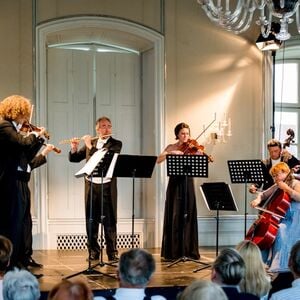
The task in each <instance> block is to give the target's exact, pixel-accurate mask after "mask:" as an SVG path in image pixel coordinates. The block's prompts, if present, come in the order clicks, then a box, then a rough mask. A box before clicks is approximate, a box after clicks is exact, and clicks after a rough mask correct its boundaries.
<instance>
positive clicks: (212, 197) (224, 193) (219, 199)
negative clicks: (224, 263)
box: [200, 182, 238, 257]
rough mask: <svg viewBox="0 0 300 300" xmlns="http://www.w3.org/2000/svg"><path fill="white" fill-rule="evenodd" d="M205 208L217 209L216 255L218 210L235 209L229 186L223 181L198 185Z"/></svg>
mask: <svg viewBox="0 0 300 300" xmlns="http://www.w3.org/2000/svg"><path fill="white" fill-rule="evenodd" d="M200 191H201V193H202V196H203V199H204V201H205V204H206V206H207V208H208V209H209V210H210V211H212V210H215V211H217V215H216V257H217V256H218V255H219V216H220V214H219V213H220V210H222V211H223V210H224V211H237V210H238V209H237V205H236V202H235V199H234V197H233V194H232V191H231V188H230V186H229V185H228V184H226V183H225V182H206V183H203V184H202V186H200Z"/></svg>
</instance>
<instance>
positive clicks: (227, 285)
mask: <svg viewBox="0 0 300 300" xmlns="http://www.w3.org/2000/svg"><path fill="white" fill-rule="evenodd" d="M245 269H246V267H245V262H244V260H243V258H242V257H241V255H240V254H239V253H238V251H237V250H235V249H231V248H226V249H223V250H222V251H221V253H220V254H219V255H218V257H217V258H216V260H215V261H214V263H213V265H212V272H211V280H212V281H213V282H215V283H217V284H219V285H221V287H222V288H223V290H224V292H225V293H226V295H227V297H228V299H229V300H231V299H233V300H237V299H249V300H250V299H253V300H254V299H259V298H258V297H257V296H255V295H253V294H249V293H245V292H241V291H240V288H239V284H240V283H241V280H242V279H244V277H245Z"/></svg>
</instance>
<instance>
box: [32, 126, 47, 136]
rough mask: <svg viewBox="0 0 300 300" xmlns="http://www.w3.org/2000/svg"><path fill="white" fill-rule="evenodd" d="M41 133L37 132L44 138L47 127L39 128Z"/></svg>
mask: <svg viewBox="0 0 300 300" xmlns="http://www.w3.org/2000/svg"><path fill="white" fill-rule="evenodd" d="M38 129H39V131H35V132H36V133H37V135H38V136H44V135H45V132H46V128H45V127H39V128H38Z"/></svg>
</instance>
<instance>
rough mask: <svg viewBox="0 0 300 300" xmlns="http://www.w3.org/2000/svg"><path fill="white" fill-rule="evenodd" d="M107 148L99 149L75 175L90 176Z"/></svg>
mask: <svg viewBox="0 0 300 300" xmlns="http://www.w3.org/2000/svg"><path fill="white" fill-rule="evenodd" d="M106 152H107V149H105V148H103V149H99V150H98V151H96V152H95V153H94V154H93V155H92V157H91V158H90V159H89V160H88V161H87V162H86V164H85V165H84V166H83V167H82V168H81V169H80V170H79V171H78V172H77V173H76V174H75V177H82V176H89V175H91V174H92V172H93V171H94V169H95V168H96V166H97V164H98V163H99V162H100V161H101V159H103V157H104V155H105V154H106Z"/></svg>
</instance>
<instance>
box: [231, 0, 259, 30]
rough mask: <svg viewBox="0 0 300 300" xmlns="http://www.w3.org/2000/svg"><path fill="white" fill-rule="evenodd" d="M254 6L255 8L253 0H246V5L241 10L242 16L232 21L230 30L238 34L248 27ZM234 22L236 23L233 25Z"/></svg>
mask: <svg viewBox="0 0 300 300" xmlns="http://www.w3.org/2000/svg"><path fill="white" fill-rule="evenodd" d="M250 2H251V4H252V6H251V7H250V8H249V6H250ZM255 8H256V4H255V1H253V0H247V6H246V7H245V9H244V11H243V15H242V17H241V18H240V20H235V22H234V23H233V25H232V27H231V28H232V31H234V33H236V34H238V33H241V32H244V31H246V30H247V29H248V28H249V27H250V23H251V21H252V19H253V14H254V11H255ZM236 23H237V24H236ZM234 24H236V25H234Z"/></svg>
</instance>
